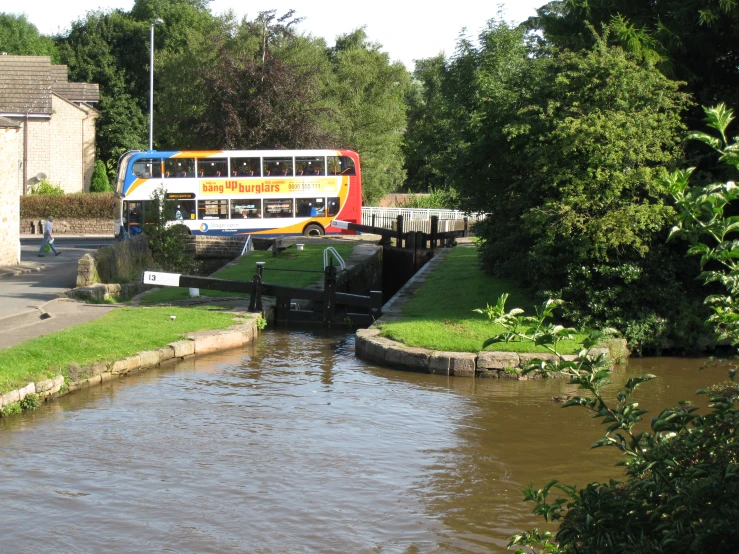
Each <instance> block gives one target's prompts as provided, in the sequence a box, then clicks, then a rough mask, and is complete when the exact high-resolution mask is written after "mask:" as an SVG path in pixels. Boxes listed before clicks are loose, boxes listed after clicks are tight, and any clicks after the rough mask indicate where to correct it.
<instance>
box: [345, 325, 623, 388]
mask: <svg viewBox="0 0 739 554" xmlns="http://www.w3.org/2000/svg"><path fill="white" fill-rule="evenodd" d="M380 333H381V331H380V329H377V328H374V327H370V328H369V329H359V330H358V331H357V333H356V343H355V349H356V354H357V357H358V358H362V359H364V360H368V361H371V362H375V363H378V364H381V365H385V366H389V367H392V368H395V369H402V370H406V371H416V372H419V373H433V374H436V375H451V376H455V377H491V378H495V379H527V378H535V377H540V376H541V374H538V373H533V374H530V375H529V376H522V375H521V371H522V369H523V366H524V365H525V364H527V363H528V362H530V361H532V360H535V359H538V360H545V361H555V360H556V359H557V358H556V356H554V355H553V354H548V353H518V352H490V351H485V352H478V353H476V354H475V353H472V352H442V351H438V350H429V349H427V348H417V347H413V346H406V345H404V344H403V343H400V342H397V341H394V340H390V339H388V338H385V337H382V336H380ZM590 352H591V353H592V354H593V355H596V356H597V355H599V354H605V355H608V354H609V349H608V348H605V347H603V348H593V349H591V350H590ZM576 357H577V356H575V355H566V356H563V358H564V359H565V360H574V359H575V358H576ZM553 376H556V375H555V374H553Z"/></svg>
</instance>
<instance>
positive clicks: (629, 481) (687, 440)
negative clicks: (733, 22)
mask: <svg viewBox="0 0 739 554" xmlns="http://www.w3.org/2000/svg"><path fill="white" fill-rule="evenodd" d="M706 112H707V115H708V118H707V119H708V123H709V126H710V127H712V128H713V129H714V130H716V131H718V133H719V137H716V136H713V135H709V134H705V133H694V134H693V135H691V138H693V139H697V140H700V141H703V142H705V143H707V144H709V145H710V146H711V147H713V148H716V150H717V151H718V152H719V154H720V155H721V160H722V162H724V163H727V164H729V165H732V166H734V167H735V168H739V167H738V166H739V156H737V155H736V148H735V145H734V144H730V143H729V142H728V141H727V138H726V137H727V128H728V126H729V124H730V123H731V120H732V113H731V111H730V110H726V108H725V107H724V106H718V107H716V108H712V109H710V110H707V111H706ZM691 173H692V170H691V169H688V170H676V171H674V172H672V173H670V174H668V175H666V177H665V179H664V181H665V184H666V186H667V187H668V188H669V191H670V194H671V195H672V198H673V200H674V202H675V204H676V206H677V208H678V211H679V214H680V217H679V220H678V224H677V225H676V226H675V227H674V228H673V229H672V231H671V234H670V236H671V238H673V237H678V236H683V237H686V238H687V239H688V241H689V242H690V243H691V245H692V247H691V250H690V253H692V254H696V255H700V256H701V265H702V267H704V268H705V271H704V273H703V274H702V276H703V278H704V280H705V281H706V282H719V283H721V285H722V286H723V287H724V293H723V294H717V295H712V296H709V298H708V299H707V302H708V303H710V304H711V305H712V306H713V309H714V315H713V316H712V318H711V322H712V323H713V324H714V325H715V326H716V331H717V334H718V335H719V337H722V338H724V339H726V340H728V341H729V342H730V343H731V345H732V346H733V347H737V345H739V326H738V325H737V320H738V319H739V318H737V315H738V314H739V305H737V303H736V300H734V299H735V298H736V294H737V293H739V279H737V267H738V266H737V262H736V259H737V254H736V251H737V249H738V248H739V243H737V241H736V233H737V230H736V229H737V226H736V223H737V222H736V219H737V218H736V217H735V216H727V215H726V214H725V209H726V208H727V207H728V205H729V203H730V202H731V201H733V200H736V199H739V188H737V186H736V184H735V183H733V182H727V183H714V184H711V185H708V186H706V187H696V188H691V187H690V186H689V179H690V174H691ZM545 311H546V310H542V311H541V312H540V313H541V314H542V316H543V317H539V318H523V317H522V316H521V315H519V314H518V313H516V312H513V311H512V312H506V311H505V309H504V303H503V302H499V304H498V306H496V307H493V308H492V309H489V310H488V312H489V313H490V314H491V316H492V317H491V319H493V320H495V321H496V322H498V323H501V324H502V325H503V326H504V327H505V328H506V329H507V330H508V331H509V332H513V333H514V334H516V335H517V336H518V337H519V338H525V339H526V340H537V341H539V342H545V343H546V344H549V345H553V349H554V350H556V347H555V346H556V340H558V339H561V338H563V337H566V336H568V335H570V334H571V333H570V331H571V330H568V329H564V328H562V327H561V326H553V325H551V324H547V323H545V321H544V319H545V317H547V316H550V315H551V309H550V310H548V311H547V313H546V314H544V312H545ZM526 328H528V329H534V331H533V332H523V333H520V332H516V329H526ZM496 339H497V337H494V338H493V339H491V340H496ZM593 339H594V340H595V339H596V337H593ZM594 340H590V341H588V342H587V343H586V344H584V346H585V347H586V349H588V348H590V347H591V346H592V345H593V344H594ZM535 369H537V370H540V371H543V372H544V373H549V372H551V371H560V372H563V373H565V374H566V375H570V376H571V377H572V379H571V383H574V384H577V385H578V386H579V388H580V389H581V390H583V391H585V393H586V395H585V396H578V397H575V398H572V399H570V400H569V401H568V402H567V403H566V404H565V407H570V406H581V407H584V408H586V409H587V410H588V411H590V412H591V413H592V415H593V417H595V418H598V419H602V421H603V423H605V424H608V426H609V427H608V430H607V431H606V434H605V436H604V437H603V438H602V439H601V440H599V441H597V442H596V443H595V444H594V445H593V447H594V448H595V447H605V446H613V447H616V448H618V449H619V450H620V451H621V452H622V453H623V454H624V460H623V461H622V462H621V463H620V464H619V465H622V466H624V467H625V471H624V474H625V475H624V477H625V480H624V481H615V480H611V481H610V482H609V483H607V484H605V483H590V484H589V485H587V486H586V487H585V488H582V489H577V488H576V487H570V486H564V485H560V484H559V483H557V482H556V481H551V482H549V483H548V484H547V485H546V486H545V487H543V488H542V489H534V487H533V484H532V486H530V487H529V488H527V489H526V490H525V491H524V495H525V499H526V500H527V501H531V502H534V504H535V508H534V513H535V514H537V515H541V516H543V517H544V518H545V520H546V521H556V522H559V529H558V531H557V533H556V537H555V536H554V535H552V533H550V532H540V531H539V530H537V529H534V530H533V531H530V532H527V533H521V534H519V535H515V536H514V537H512V539H511V543H510V545H509V546H514V545H519V546H524V547H525V549H520V550H517V551H516V552H517V553H522V554H523V553H529V552H540V553H545V552H546V553H569V552H573V553H574V552H598V553H605V554H608V553H623V552H634V553H642V552H644V553H647V552H650V553H651V552H670V553H682V552H685V553H688V552H716V553H724V552H726V553H729V552H735V551H736V545H737V542H738V541H739V448H737V446H739V441H738V438H737V433H736V430H737V428H739V410H737V409H736V407H735V404H736V401H737V399H738V398H739V386H737V384H736V383H735V382H734V378H735V376H736V367H732V368H731V370H730V371H729V374H730V377H731V379H732V381H729V382H726V383H723V384H719V385H714V386H710V387H707V388H705V389H702V390H700V391H698V393H699V394H706V395H708V396H709V410H710V411H709V412H708V413H707V414H705V415H699V414H698V413H697V410H698V409H697V408H696V407H695V406H693V405H692V404H691V403H690V402H685V401H683V402H681V403H679V404H678V405H677V406H675V407H674V408H668V409H666V410H663V411H662V412H661V413H660V414H659V415H658V416H657V417H654V418H652V421H651V430H650V431H643V432H642V431H639V432H637V431H636V428H635V427H636V425H638V424H639V422H640V421H641V420H642V417H643V416H644V415H645V413H646V412H645V411H644V410H641V409H639V407H638V403H637V402H635V401H634V400H633V399H632V395H633V394H634V391H635V390H636V389H637V387H639V386H640V385H642V384H643V383H645V382H647V381H649V380H650V379H652V378H653V376H652V375H644V376H641V377H639V378H633V379H630V380H629V381H628V382H627V384H626V386H625V387H624V388H623V390H621V391H620V392H618V394H617V395H616V401H615V402H611V401H609V400H606V397H605V395H604V394H603V393H602V389H603V388H604V387H605V386H606V385H608V384H609V383H610V381H609V373H610V372H609V371H608V369H607V360H605V359H604V358H603V356H599V357H594V356H590V355H589V354H588V353H587V352H584V353H582V354H581V355H580V356H579V357H578V358H577V359H576V360H574V361H565V360H563V359H562V357H559V359H558V361H556V362H554V363H550V362H543V361H535V362H533V363H532V364H531V366H530V367H529V368H527V371H532V370H535ZM555 490H556V491H560V492H563V493H565V498H557V499H555V500H554V501H551V500H550V499H549V496H550V493H552V492H553V491H555Z"/></svg>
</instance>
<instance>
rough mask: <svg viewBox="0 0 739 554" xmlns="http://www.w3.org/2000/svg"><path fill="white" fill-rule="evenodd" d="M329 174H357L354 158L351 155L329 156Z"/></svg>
mask: <svg viewBox="0 0 739 554" xmlns="http://www.w3.org/2000/svg"><path fill="white" fill-rule="evenodd" d="M328 174H329V175H355V174H356V173H355V169H354V160H352V159H351V158H350V157H349V156H329V157H328Z"/></svg>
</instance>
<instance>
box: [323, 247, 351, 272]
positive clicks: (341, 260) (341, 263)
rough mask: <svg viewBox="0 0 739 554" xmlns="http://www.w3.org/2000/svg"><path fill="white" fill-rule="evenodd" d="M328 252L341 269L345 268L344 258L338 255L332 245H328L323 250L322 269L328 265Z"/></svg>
mask: <svg viewBox="0 0 739 554" xmlns="http://www.w3.org/2000/svg"><path fill="white" fill-rule="evenodd" d="M329 254H331V255H332V256H333V257H334V259H335V260H336V261H337V262H339V266H340V267H341V269H342V270H344V269H346V264H345V263H344V258H342V257H341V256H340V255H339V253H338V252H337V251H336V249H335V248H334V247H333V246H329V247H328V248H326V250H324V251H323V269H324V270H325V269H326V268H327V267H328V262H329V257H328V256H329Z"/></svg>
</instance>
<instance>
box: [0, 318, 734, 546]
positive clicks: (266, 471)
mask: <svg viewBox="0 0 739 554" xmlns="http://www.w3.org/2000/svg"><path fill="white" fill-rule="evenodd" d="M700 364H701V361H700V360H682V359H678V360H676V359H669V358H662V359H642V360H634V361H632V363H631V364H630V366H629V367H628V368H627V369H625V370H622V371H620V372H618V373H617V375H616V376H615V379H617V380H624V379H625V378H626V377H627V376H628V375H633V374H638V373H643V372H646V371H649V372H652V373H655V374H657V375H658V376H659V377H660V378H659V379H658V380H656V381H653V382H651V383H650V384H647V385H645V386H644V387H643V388H642V389H641V394H640V395H639V396H640V397H641V398H643V399H644V405H646V407H647V408H648V409H650V410H659V409H661V408H662V407H665V406H668V405H671V404H674V403H675V402H676V401H678V400H681V399H683V398H693V392H694V390H695V389H697V388H699V387H700V386H702V385H704V384H707V383H710V382H715V381H718V380H723V379H724V378H725V371H724V370H711V371H710V372H703V373H700V372H698V370H697V369H696V368H697V367H698V366H699V365H700ZM571 389H572V387H571V386H570V385H568V384H567V383H565V382H564V381H563V380H551V381H497V380H471V379H453V378H451V379H450V378H445V377H440V376H432V375H420V374H413V373H404V372H397V371H392V370H388V369H384V368H378V367H373V366H371V365H368V364H365V363H363V362H361V361H359V360H357V359H355V357H354V351H353V337H352V336H351V335H346V336H345V335H328V334H321V333H312V332H297V331H293V332H290V333H286V332H279V331H272V332H269V333H266V334H264V335H262V337H260V339H259V341H258V342H257V344H256V345H255V346H253V347H250V348H247V349H244V350H242V351H231V352H227V353H221V354H217V355H211V356H205V357H201V358H198V359H193V360H188V361H184V362H181V363H179V364H177V365H172V366H169V367H166V368H163V369H156V370H150V371H147V372H144V373H140V374H137V375H133V376H130V377H128V378H125V379H122V380H120V381H113V382H109V383H106V384H105V385H103V386H98V387H94V388H92V389H89V390H87V391H83V392H81V393H76V394H74V395H70V396H68V397H64V398H62V399H59V400H57V401H54V402H51V403H48V404H46V405H44V406H43V407H42V408H41V409H39V410H38V411H36V412H34V413H31V414H24V415H21V416H13V417H8V418H3V419H1V420H0V525H1V527H2V535H0V536H1V537H2V539H1V544H2V550H3V551H5V552H39V551H49V552H150V551H157V552H163V551H166V552H260V553H261V552H264V553H266V552H291V553H293V552H360V553H365V552H366V553H379V552H382V553H386V552H398V553H416V552H419V553H420V552H423V553H425V552H503V551H505V544H506V543H507V540H508V537H509V536H510V535H511V534H512V533H514V532H516V531H519V530H522V529H528V528H531V527H533V526H535V525H536V526H540V527H541V521H539V520H538V519H536V518H533V516H531V515H530V509H531V506H530V505H526V504H523V503H522V501H521V498H522V495H521V489H522V488H523V487H524V486H526V485H527V484H528V483H529V482H530V481H534V482H535V483H536V484H538V485H540V486H543V485H544V484H545V483H546V482H547V481H548V480H549V479H552V478H556V479H560V480H561V481H562V482H564V483H568V484H579V485H582V484H585V483H587V482H589V481H591V480H595V479H607V478H609V477H617V476H618V475H619V470H618V468H615V467H613V463H615V462H616V461H617V459H618V458H617V454H616V452H615V451H610V450H604V449H599V450H595V451H591V450H589V449H588V447H589V445H590V444H591V443H592V442H594V441H595V440H596V439H597V438H599V437H600V432H601V429H600V426H599V424H598V423H596V422H595V421H593V420H591V419H589V418H588V416H587V414H586V412H585V411H584V410H582V409H577V408H568V409H563V408H562V407H561V404H556V403H554V402H553V401H552V396H553V395H560V394H567V393H569V392H571Z"/></svg>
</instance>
